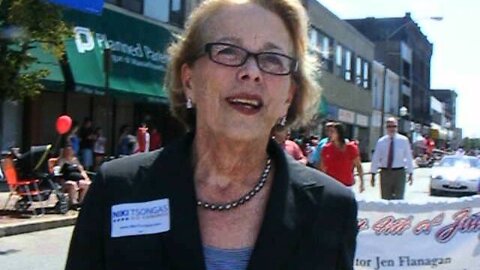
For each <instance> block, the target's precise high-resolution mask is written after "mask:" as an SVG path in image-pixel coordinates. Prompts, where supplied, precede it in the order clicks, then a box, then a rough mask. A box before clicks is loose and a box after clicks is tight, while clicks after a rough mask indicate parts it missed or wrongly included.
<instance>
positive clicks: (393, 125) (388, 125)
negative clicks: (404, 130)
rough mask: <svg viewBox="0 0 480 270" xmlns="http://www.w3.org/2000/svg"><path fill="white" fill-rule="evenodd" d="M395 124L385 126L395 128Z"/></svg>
mask: <svg viewBox="0 0 480 270" xmlns="http://www.w3.org/2000/svg"><path fill="white" fill-rule="evenodd" d="M396 127H397V126H394V125H388V126H387V128H396Z"/></svg>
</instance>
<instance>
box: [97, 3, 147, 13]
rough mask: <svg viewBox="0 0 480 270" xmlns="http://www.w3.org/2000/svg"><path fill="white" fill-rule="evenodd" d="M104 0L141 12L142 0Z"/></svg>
mask: <svg viewBox="0 0 480 270" xmlns="http://www.w3.org/2000/svg"><path fill="white" fill-rule="evenodd" d="M105 2H107V3H110V4H113V5H116V6H119V7H122V8H124V9H127V10H130V11H132V12H135V13H139V14H142V11H143V0H105Z"/></svg>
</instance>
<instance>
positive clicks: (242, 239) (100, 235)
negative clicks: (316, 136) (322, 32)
mask: <svg viewBox="0 0 480 270" xmlns="http://www.w3.org/2000/svg"><path fill="white" fill-rule="evenodd" d="M185 25H186V26H185V29H184V31H183V36H182V37H180V38H178V39H177V41H176V43H173V44H172V45H171V47H170V48H169V50H168V52H169V57H168V59H169V64H168V67H167V72H166V74H167V76H166V78H165V81H166V89H167V91H169V94H168V97H169V98H170V104H171V110H172V112H173V115H175V116H176V117H178V119H179V120H180V121H182V122H183V123H185V124H186V126H187V127H188V129H189V130H190V131H191V132H190V133H188V134H187V135H186V136H184V137H182V138H180V139H179V140H177V141H176V142H173V143H170V144H168V145H167V146H166V147H164V148H163V150H162V151H153V152H150V153H144V154H139V155H132V156H129V157H125V158H120V159H116V160H113V161H111V162H108V163H105V164H104V165H103V166H102V168H101V169H100V171H99V173H98V174H97V179H96V180H95V181H94V182H93V184H92V187H91V189H90V191H89V193H88V194H87V197H86V199H85V203H84V206H83V208H82V211H81V212H80V215H79V217H78V220H77V223H76V227H75V230H74V232H73V236H72V241H71V244H70V250H69V254H68V260H67V264H66V270H76V269H89V270H100V269H143V270H149V269H152V270H153V269H164V270H172V269H184V270H193V269H208V270H211V269H238V270H245V269H247V268H248V269H274V270H278V269H289V270H297V269H298V270H305V269H325V270H326V269H329V270H353V260H354V254H355V246H356V235H357V232H358V222H357V203H356V200H355V198H354V196H353V194H352V192H350V191H349V190H348V189H347V188H345V187H344V186H343V185H341V184H339V183H337V182H335V181H330V179H329V178H328V177H326V176H325V175H324V174H323V173H320V172H318V171H316V170H312V169H310V168H307V167H306V166H304V165H302V164H299V163H298V162H296V161H295V160H293V159H292V158H290V157H288V156H287V155H288V154H286V153H285V152H284V151H283V150H282V149H281V148H280V147H279V145H278V144H277V143H275V142H274V141H273V140H272V139H271V131H272V128H273V127H274V126H275V125H276V124H277V123H284V124H285V127H286V128H288V127H290V126H292V127H299V126H301V125H302V124H303V123H308V122H309V121H310V120H311V117H312V114H313V111H314V110H315V109H316V107H317V104H318V95H319V94H318V93H320V89H319V87H318V83H317V80H316V74H317V71H315V70H313V69H312V68H313V67H315V66H316V65H315V64H316V63H314V62H310V61H314V60H313V59H311V58H310V57H308V55H307V54H308V18H307V14H306V11H305V9H304V7H303V5H302V1H300V0H268V1H266V0H240V1H239V0H229V1H226V0H206V1H203V2H202V3H201V4H200V6H199V7H198V8H197V9H196V10H194V11H193V12H192V13H191V15H190V18H189V20H188V21H187V22H186V24H185Z"/></svg>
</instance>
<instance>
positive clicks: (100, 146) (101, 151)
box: [93, 127, 107, 171]
mask: <svg viewBox="0 0 480 270" xmlns="http://www.w3.org/2000/svg"><path fill="white" fill-rule="evenodd" d="M94 133H95V138H96V139H95V144H94V146H93V153H94V155H95V167H94V170H95V171H96V170H97V169H98V168H99V167H100V165H101V164H102V162H103V160H104V159H105V146H106V144H107V138H105V136H103V130H102V128H101V127H97V128H96V129H95V132H94Z"/></svg>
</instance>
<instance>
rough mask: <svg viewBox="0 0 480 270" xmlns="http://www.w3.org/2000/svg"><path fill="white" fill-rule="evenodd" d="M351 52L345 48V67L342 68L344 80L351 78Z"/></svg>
mask: <svg viewBox="0 0 480 270" xmlns="http://www.w3.org/2000/svg"><path fill="white" fill-rule="evenodd" d="M352 60H353V58H352V52H351V51H350V50H347V49H345V68H344V70H343V78H344V79H345V81H348V82H349V81H351V80H352Z"/></svg>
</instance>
